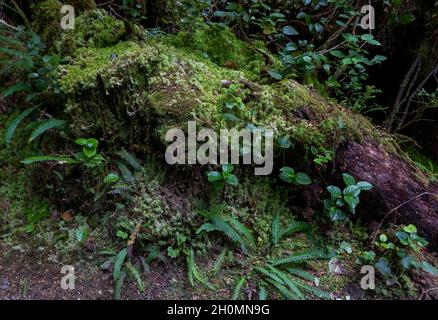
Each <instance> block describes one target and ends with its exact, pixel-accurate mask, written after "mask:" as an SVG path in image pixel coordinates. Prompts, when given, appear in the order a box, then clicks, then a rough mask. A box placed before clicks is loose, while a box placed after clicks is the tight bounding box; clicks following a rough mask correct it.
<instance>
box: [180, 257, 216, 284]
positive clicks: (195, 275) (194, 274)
mask: <svg viewBox="0 0 438 320" xmlns="http://www.w3.org/2000/svg"><path fill="white" fill-rule="evenodd" d="M187 264H188V268H189V281H190V284H191V285H192V286H193V285H194V279H196V280H198V281H199V282H200V283H201V284H202V285H203V286H205V287H206V288H208V289H210V290H213V291H216V290H217V289H216V287H215V286H214V285H212V284H211V283H209V282H208V281H207V280H206V279H204V277H203V276H202V275H201V274H200V273H199V271H198V267H197V266H196V263H195V253H194V252H193V249H191V250H190V254H189V256H188V258H187Z"/></svg>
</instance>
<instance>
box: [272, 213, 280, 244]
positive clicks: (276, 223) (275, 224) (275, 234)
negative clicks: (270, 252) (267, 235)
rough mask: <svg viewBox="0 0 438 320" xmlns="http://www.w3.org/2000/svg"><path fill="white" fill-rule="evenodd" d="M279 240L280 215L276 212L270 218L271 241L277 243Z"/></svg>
mask: <svg viewBox="0 0 438 320" xmlns="http://www.w3.org/2000/svg"><path fill="white" fill-rule="evenodd" d="M278 241H280V215H279V214H278V213H277V214H276V215H275V217H274V220H272V243H273V244H277V243H278Z"/></svg>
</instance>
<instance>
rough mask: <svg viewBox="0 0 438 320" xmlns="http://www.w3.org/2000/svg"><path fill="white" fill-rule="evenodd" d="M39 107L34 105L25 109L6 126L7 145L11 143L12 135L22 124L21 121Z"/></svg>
mask: <svg viewBox="0 0 438 320" xmlns="http://www.w3.org/2000/svg"><path fill="white" fill-rule="evenodd" d="M36 108H37V107H32V108H28V109H26V110H24V111H23V112H22V113H20V114H19V115H18V116H17V117H16V118H14V120H12V122H11V123H10V124H9V126H8V127H7V128H6V133H5V142H6V145H10V143H11V141H12V137H13V136H14V133H15V130H16V129H17V127H18V126H19V125H20V123H21V122H22V121H23V120H24V118H26V117H27V116H28V115H30V114H31V113H32V112H33V111H34V110H35V109H36Z"/></svg>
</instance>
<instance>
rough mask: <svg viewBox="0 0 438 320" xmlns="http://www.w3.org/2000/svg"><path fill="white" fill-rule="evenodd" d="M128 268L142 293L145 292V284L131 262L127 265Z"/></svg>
mask: <svg viewBox="0 0 438 320" xmlns="http://www.w3.org/2000/svg"><path fill="white" fill-rule="evenodd" d="M126 268H127V269H128V271H129V273H130V274H131V275H132V276H133V277H134V279H135V282H136V283H137V287H138V290H140V292H144V283H143V280H142V279H141V275H140V272H138V270H137V269H136V268H135V267H134V266H133V265H132V263H131V262H129V261H128V262H127V263H126Z"/></svg>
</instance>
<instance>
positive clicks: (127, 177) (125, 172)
mask: <svg viewBox="0 0 438 320" xmlns="http://www.w3.org/2000/svg"><path fill="white" fill-rule="evenodd" d="M117 168H118V169H119V170H120V173H121V174H122V178H123V180H124V181H125V182H126V183H132V182H133V181H134V176H133V174H132V172H131V170H129V169H128V167H127V166H125V165H124V164H123V163H122V162H120V161H117Z"/></svg>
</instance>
